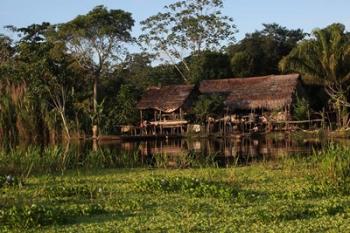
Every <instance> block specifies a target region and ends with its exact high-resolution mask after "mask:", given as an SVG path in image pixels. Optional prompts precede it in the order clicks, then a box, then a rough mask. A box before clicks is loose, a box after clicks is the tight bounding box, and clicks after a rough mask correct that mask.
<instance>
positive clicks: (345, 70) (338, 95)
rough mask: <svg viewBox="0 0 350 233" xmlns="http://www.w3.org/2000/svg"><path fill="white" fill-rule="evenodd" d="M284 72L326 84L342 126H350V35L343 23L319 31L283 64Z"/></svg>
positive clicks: (302, 43) (339, 125)
mask: <svg viewBox="0 0 350 233" xmlns="http://www.w3.org/2000/svg"><path fill="white" fill-rule="evenodd" d="M280 68H281V70H282V71H284V72H286V71H294V72H299V73H301V74H303V75H304V76H305V77H309V78H313V79H314V80H317V81H319V82H321V83H323V85H324V88H325V91H326V93H327V94H328V95H329V97H330V102H331V105H332V106H333V107H334V108H335V109H336V113H337V123H338V127H343V126H347V125H348V124H349V122H348V118H349V116H348V115H349V114H348V110H347V109H348V107H350V104H349V102H348V98H349V94H348V92H349V89H350V85H349V84H350V82H349V81H350V36H349V34H348V33H346V32H345V26H344V25H342V24H332V25H330V26H328V27H326V28H324V29H316V30H314V31H313V33H312V37H311V38H310V39H308V40H304V41H302V42H301V43H300V44H299V45H298V46H297V47H296V48H295V49H293V50H292V51H291V53H290V54H289V55H288V56H286V57H285V58H283V60H282V61H281V62H280Z"/></svg>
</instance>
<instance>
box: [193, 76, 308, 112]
mask: <svg viewBox="0 0 350 233" xmlns="http://www.w3.org/2000/svg"><path fill="white" fill-rule="evenodd" d="M199 90H200V92H201V93H203V94H212V93H224V94H227V98H226V101H225V105H226V106H227V107H228V108H229V109H230V110H251V109H267V110H275V109H282V108H284V107H287V106H291V105H292V102H293V101H294V100H295V96H296V93H297V92H299V91H300V92H302V85H301V80H300V75H299V74H289V75H270V76H263V77H250V78H231V79H221V80H206V81H203V82H202V83H201V84H200V87H199Z"/></svg>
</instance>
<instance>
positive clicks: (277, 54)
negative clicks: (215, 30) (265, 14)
mask: <svg viewBox="0 0 350 233" xmlns="http://www.w3.org/2000/svg"><path fill="white" fill-rule="evenodd" d="M263 26H264V28H263V29H262V30H261V31H256V32H254V33H251V34H247V35H246V36H245V38H244V39H243V40H241V41H240V42H239V43H237V44H235V45H232V46H230V47H229V48H228V52H229V53H230V56H231V66H232V72H233V73H234V75H235V76H240V77H244V76H253V75H269V74H276V73H279V69H278V62H279V61H280V60H281V59H282V58H283V57H284V56H286V55H288V54H289V52H290V51H291V50H292V49H293V48H294V47H295V46H296V45H297V43H298V41H300V40H302V39H303V38H304V37H305V35H306V34H305V33H304V32H303V31H302V30H301V29H295V30H293V29H291V30H290V29H287V28H286V27H282V26H280V25H278V24H276V23H273V24H263Z"/></svg>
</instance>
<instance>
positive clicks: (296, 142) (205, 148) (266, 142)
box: [100, 135, 324, 166]
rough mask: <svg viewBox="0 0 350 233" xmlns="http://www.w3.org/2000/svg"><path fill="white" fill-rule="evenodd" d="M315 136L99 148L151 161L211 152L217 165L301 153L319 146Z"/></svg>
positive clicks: (170, 141)
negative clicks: (130, 154)
mask: <svg viewBox="0 0 350 233" xmlns="http://www.w3.org/2000/svg"><path fill="white" fill-rule="evenodd" d="M323 144H324V142H322V143H321V141H320V140H318V139H297V138H292V137H291V136H288V135H277V136H276V135H273V136H271V135H270V136H256V137H243V138H239V139H238V138H216V139H168V140H149V141H132V142H131V141H129V142H104V143H100V147H101V148H109V149H111V150H112V151H116V152H122V153H130V152H132V153H135V152H136V153H138V154H139V156H140V160H141V162H145V163H154V162H155V159H157V155H158V156H159V155H166V156H167V158H168V159H169V160H171V159H173V160H178V159H179V157H181V156H189V155H190V156H194V159H203V158H205V157H208V156H213V157H214V159H215V161H216V162H217V164H218V165H219V166H228V165H232V164H235V165H237V164H239V165H246V164H249V163H252V162H259V161H266V160H273V159H276V158H278V157H280V156H286V155H291V154H297V153H303V154H309V153H311V152H312V151H313V150H318V149H320V148H322V145H323Z"/></svg>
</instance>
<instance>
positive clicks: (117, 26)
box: [60, 6, 134, 138]
mask: <svg viewBox="0 0 350 233" xmlns="http://www.w3.org/2000/svg"><path fill="white" fill-rule="evenodd" d="M133 25H134V20H133V18H132V16H131V13H128V12H125V11H122V10H108V9H107V8H106V7H104V6H97V7H95V8H94V9H93V10H91V11H90V12H89V13H87V14H86V15H79V16H78V17H76V18H75V19H73V20H72V21H69V22H67V23H65V24H62V25H61V26H60V33H61V35H62V37H63V39H64V40H65V42H66V49H67V51H69V52H70V53H71V54H73V55H74V56H75V57H76V59H77V61H78V62H79V63H80V65H81V66H82V67H84V68H85V69H87V70H89V71H90V74H91V76H92V79H93V114H94V116H93V126H92V133H93V138H97V136H98V124H97V119H98V116H97V114H98V109H97V108H98V102H97V97H98V96H97V90H98V81H99V79H100V78H101V77H102V76H104V75H106V74H108V73H111V72H113V69H114V68H115V67H116V66H115V65H116V64H117V63H119V62H121V61H123V59H124V56H125V54H126V43H129V42H132V41H133V39H132V36H131V34H130V33H131V29H132V27H133Z"/></svg>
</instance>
